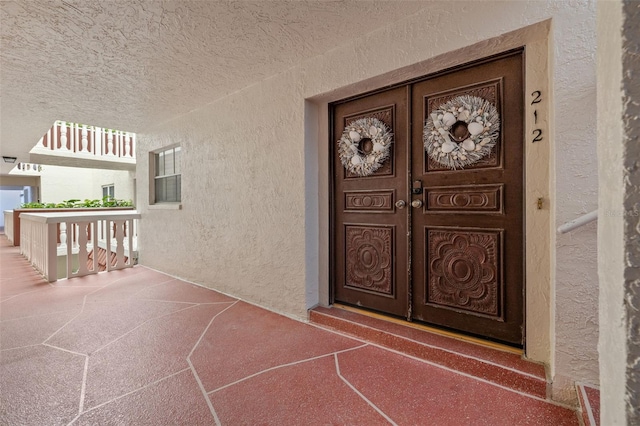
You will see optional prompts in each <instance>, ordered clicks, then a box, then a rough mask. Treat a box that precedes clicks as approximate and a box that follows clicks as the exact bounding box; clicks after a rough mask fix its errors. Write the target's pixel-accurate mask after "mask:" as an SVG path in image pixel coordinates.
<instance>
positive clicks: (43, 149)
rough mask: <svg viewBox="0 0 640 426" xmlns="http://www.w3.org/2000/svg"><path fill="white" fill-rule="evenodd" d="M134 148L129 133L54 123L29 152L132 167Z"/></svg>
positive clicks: (131, 135) (133, 137)
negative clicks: (115, 162) (123, 163)
mask: <svg viewBox="0 0 640 426" xmlns="http://www.w3.org/2000/svg"><path fill="white" fill-rule="evenodd" d="M135 144H136V134H135V133H132V132H123V131H121V130H113V129H105V128H102V127H97V126H88V125H85V124H77V123H67V122H64V121H56V122H55V123H54V124H53V126H52V127H51V128H50V129H49V131H48V132H47V133H45V135H44V136H43V137H42V138H40V140H39V141H38V143H37V145H36V146H35V147H34V148H33V149H32V150H31V151H30V152H31V153H32V154H45V155H57V156H65V157H74V158H79V159H81V158H83V159H94V160H101V161H112V162H113V161H117V162H125V163H131V164H135V162H136V149H135Z"/></svg>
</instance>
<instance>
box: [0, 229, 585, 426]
mask: <svg viewBox="0 0 640 426" xmlns="http://www.w3.org/2000/svg"><path fill="white" fill-rule="evenodd" d="M0 267H1V271H2V273H1V276H0V306H1V310H0V319H1V322H0V339H1V356H0V380H1V381H2V383H3V389H4V390H3V392H2V411H1V412H0V413H1V414H0V423H2V424H25V425H41V424H47V425H57V424H61V425H62V424H74V425H81V424H138V425H141V424H156V425H157V424H190V425H200V424H203V425H204V424H223V425H236V424H274V425H311V424H362V425H374V424H398V425H400V424H407V425H409V424H414V425H415V424H431V425H451V424H455V425H478V424H488V425H515V424H517V425H546V424H553V425H577V424H580V420H579V417H582V416H583V414H584V416H585V417H584V420H583V421H586V424H589V421H590V420H589V416H591V419H593V418H594V415H593V414H590V413H587V412H586V411H585V412H581V411H575V410H573V409H571V408H570V407H564V406H561V405H558V404H557V403H554V402H551V401H550V400H549V399H547V397H546V385H547V383H546V377H545V371H544V367H543V366H541V365H538V364H533V363H529V362H526V361H524V360H522V359H521V357H520V356H519V355H518V354H517V353H511V352H510V351H507V350H504V348H488V347H486V346H480V345H478V344H475V343H472V342H466V341H463V340H458V339H454V338H451V337H446V336H441V335H434V334H431V333H429V332H427V331H424V330H415V329H410V328H407V327H403V328H394V327H395V325H394V324H390V323H386V325H383V326H381V325H380V323H378V322H377V320H376V319H375V318H371V317H365V316H361V315H360V314H357V313H354V312H349V311H339V312H338V313H332V312H331V311H332V310H333V309H336V308H332V309H327V308H321V309H320V310H319V311H314V312H313V313H312V315H311V319H312V321H311V322H309V323H303V322H300V321H297V320H293V319H290V318H287V317H285V316H282V315H279V314H277V313H274V312H271V311H268V310H265V309H262V308H260V307H257V306H255V305H252V304H249V303H246V302H244V301H242V300H239V299H236V298H232V297H229V296H226V295H224V294H221V293H218V292H216V291H213V290H209V289H205V288H203V287H199V286H196V285H194V284H191V283H188V282H185V281H182V280H179V279H176V278H173V277H171V276H169V275H165V274H162V273H160V272H157V271H154V270H152V269H149V268H146V267H144V266H135V267H133V268H128V269H123V270H116V271H111V272H108V273H100V274H97V275H88V276H84V277H79V278H73V279H65V280H59V281H58V282H56V283H55V284H49V283H47V282H46V281H45V280H44V279H43V278H42V276H41V275H40V274H39V273H37V272H36V271H35V270H34V269H33V268H32V267H31V265H30V264H29V263H28V261H27V260H26V259H25V258H24V257H22V256H21V255H20V253H19V248H18V247H13V246H11V245H10V244H9V242H8V240H7V239H6V237H5V236H4V235H2V236H1V237H0ZM595 408H596V409H597V407H595ZM595 418H597V413H596V414H595Z"/></svg>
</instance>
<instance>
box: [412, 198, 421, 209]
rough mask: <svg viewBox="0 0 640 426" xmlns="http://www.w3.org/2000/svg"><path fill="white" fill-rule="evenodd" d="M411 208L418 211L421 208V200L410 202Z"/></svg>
mask: <svg viewBox="0 0 640 426" xmlns="http://www.w3.org/2000/svg"><path fill="white" fill-rule="evenodd" d="M411 207H413V208H414V209H419V208H420V207H422V200H413V201H412V202H411Z"/></svg>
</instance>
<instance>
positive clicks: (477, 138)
mask: <svg viewBox="0 0 640 426" xmlns="http://www.w3.org/2000/svg"><path fill="white" fill-rule="evenodd" d="M499 133H500V115H499V114H498V110H497V109H496V107H495V106H494V105H493V104H491V103H490V102H489V101H487V100H485V99H482V98H479V97H477V96H469V95H463V96H457V97H455V98H453V99H451V100H450V101H448V102H446V103H444V104H442V105H440V107H439V108H438V109H437V110H435V111H433V112H432V113H431V115H430V116H429V118H428V119H427V123H426V124H425V126H424V131H423V141H424V149H425V150H426V151H427V154H428V155H429V157H430V158H431V159H432V160H433V161H435V162H436V163H438V164H441V165H443V166H445V167H448V168H449V169H452V170H456V169H462V168H464V166H469V165H471V164H474V163H476V162H478V161H479V160H480V159H482V158H483V157H486V156H487V155H489V153H491V150H492V149H493V147H494V146H495V144H496V142H497V140H498V136H499Z"/></svg>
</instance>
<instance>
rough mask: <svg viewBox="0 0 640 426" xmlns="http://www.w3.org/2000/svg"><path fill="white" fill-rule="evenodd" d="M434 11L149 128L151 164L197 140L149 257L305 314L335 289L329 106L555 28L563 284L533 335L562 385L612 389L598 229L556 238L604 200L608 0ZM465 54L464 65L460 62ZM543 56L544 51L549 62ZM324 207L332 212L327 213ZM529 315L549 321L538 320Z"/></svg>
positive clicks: (439, 5) (145, 142)
mask: <svg viewBox="0 0 640 426" xmlns="http://www.w3.org/2000/svg"><path fill="white" fill-rule="evenodd" d="M425 5H426V6H425V9H424V10H422V11H421V12H419V13H415V14H414V15H413V16H411V17H410V18H407V19H404V20H402V21H399V22H396V23H390V24H389V25H388V26H387V27H385V28H383V29H381V30H378V31H374V32H372V33H370V34H368V35H367V36H365V37H362V38H358V39H354V40H345V43H344V45H341V46H338V47H336V48H335V49H333V50H331V51H329V52H326V53H325V54H322V55H319V56H317V57H315V58H313V59H311V60H308V61H305V62H304V63H302V64H300V65H299V66H296V67H293V68H291V69H290V70H289V71H287V72H285V73H282V74H279V75H276V76H274V77H272V78H269V79H267V80H264V81H262V82H258V83H256V84H255V85H253V86H250V87H248V88H246V89H244V90H241V91H239V92H236V93H234V94H232V95H230V96H228V97H226V98H224V99H221V100H217V101H215V102H213V103H211V104H209V105H207V106H204V107H203V108H201V109H199V110H196V111H193V112H190V113H188V114H185V115H183V116H180V117H176V118H175V119H173V120H171V121H169V122H166V123H164V124H163V125H159V126H157V127H156V128H152V129H149V130H148V131H146V132H143V133H142V134H139V135H138V136H139V144H138V153H137V154H138V158H141V159H144V158H146V157H147V152H148V151H149V150H153V149H158V148H161V147H163V146H167V145H171V144H176V143H179V144H180V145H181V146H182V147H183V175H182V179H183V180H182V188H183V200H182V210H155V209H154V210H151V209H148V208H147V206H146V205H142V206H140V208H141V210H142V213H143V220H142V221H141V231H140V244H141V258H140V260H141V262H142V263H143V264H146V265H148V266H151V267H154V268H158V269H161V270H163V271H166V272H169V273H171V274H174V275H179V276H181V277H184V278H186V279H189V280H192V281H195V282H198V283H202V284H205V285H207V286H211V287H215V288H218V289H220V290H222V291H225V292H229V293H232V294H234V295H236V296H240V297H243V298H246V299H248V300H251V301H252V302H255V303H259V304H261V305H264V306H266V307H269V308H271V309H274V310H276V311H280V312H285V313H288V314H291V315H294V316H298V317H304V315H305V309H306V308H307V307H308V306H310V305H313V303H314V302H317V301H318V300H320V298H319V295H318V293H317V292H316V291H315V288H316V287H317V288H318V289H319V291H320V295H322V294H325V295H326V291H327V290H326V286H327V283H326V279H325V278H324V277H326V267H327V264H328V259H327V255H326V248H327V243H326V235H325V234H326V233H327V229H326V224H327V221H326V214H327V206H326V194H327V193H328V186H327V181H328V177H327V168H326V161H327V160H326V155H325V153H326V143H327V142H326V141H327V139H326V137H325V138H322V137H318V138H317V145H314V142H313V141H314V138H313V132H314V131H316V130H315V129H314V125H315V124H314V123H313V119H317V118H318V117H319V119H320V122H319V124H317V126H318V130H317V131H318V134H320V135H322V134H323V132H324V133H325V134H326V130H323V129H326V127H327V126H326V111H325V110H324V108H325V105H326V102H328V101H331V100H337V99H340V98H342V97H345V96H349V95H353V94H356V93H361V92H364V91H366V90H370V89H374V88H377V87H380V86H383V85H385V84H392V83H397V82H401V81H403V80H406V79H407V78H411V77H416V76H419V75H424V74H428V73H429V72H435V71H438V70H439V69H443V68H445V67H446V66H452V65H456V64H459V63H463V62H467V61H470V60H473V59H477V58H480V57H482V56H484V55H486V54H488V53H491V52H493V53H495V52H499V51H501V50H504V49H506V48H509V47H510V44H509V43H503V42H504V41H505V40H503V39H501V38H500V36H501V35H503V34H506V33H509V32H511V31H516V30H521V31H522V34H524V35H521V36H522V37H523V38H524V39H526V33H527V30H526V28H525V27H526V26H528V25H531V24H533V23H537V22H542V21H546V20H549V19H551V23H552V24H551V34H552V35H551V40H550V41H551V45H550V46H551V47H550V50H549V51H548V54H549V56H548V58H545V59H549V62H550V67H549V74H548V77H549V80H550V81H549V85H550V87H549V88H550V89H551V91H550V92H549V93H546V94H545V96H547V98H546V99H547V102H548V104H547V107H548V111H547V113H548V114H549V116H548V123H547V124H548V125H550V126H551V127H550V131H549V134H548V137H549V139H547V142H546V143H548V144H549V145H547V146H548V147H551V148H552V151H551V153H550V155H548V162H547V163H546V164H545V163H544V162H541V163H540V164H539V167H541V168H543V169H544V168H545V167H546V169H544V170H543V172H542V173H541V174H542V175H544V176H550V181H551V184H550V186H549V188H546V190H545V188H539V189H538V190H539V191H540V192H541V193H545V192H546V193H547V194H548V198H549V199H548V204H547V207H546V209H547V214H549V213H550V215H551V217H550V218H549V217H548V216H546V219H541V221H540V222H539V223H541V224H542V225H541V226H542V227H543V229H542V232H543V233H545V234H546V237H545V238H546V239H547V240H548V241H550V242H551V245H549V246H547V250H548V255H549V256H550V257H551V258H550V259H547V260H545V259H542V260H541V262H542V263H543V264H544V263H545V262H547V263H551V264H555V265H559V266H558V267H557V269H556V270H551V271H548V270H545V271H544V272H545V273H549V274H550V275H551V276H554V277H555V281H554V282H553V285H552V286H551V287H549V284H548V283H547V284H546V285H547V288H541V289H540V291H539V292H538V293H537V294H534V295H533V296H534V297H538V298H539V299H541V300H542V302H540V301H539V303H540V304H544V305H545V306H546V308H544V309H542V311H543V312H546V314H545V315H544V317H543V318H541V320H540V324H539V325H538V324H535V322H534V323H532V324H528V328H529V327H535V326H539V327H540V328H541V329H543V330H542V332H540V333H539V334H538V335H537V336H535V337H534V338H532V340H533V341H531V342H530V343H531V345H532V346H536V345H538V346H539V347H540V348H539V350H538V351H537V355H536V356H535V359H539V360H542V361H545V362H553V359H554V358H555V362H553V372H554V373H555V374H556V375H558V376H559V377H572V378H575V379H579V380H584V381H588V382H597V381H598V373H597V368H598V366H597V354H596V342H597V315H596V312H597V297H598V296H597V280H596V233H595V226H594V225H591V226H587V227H584V228H582V229H580V230H577V231H574V233H572V234H570V235H566V236H563V237H561V238H558V241H557V243H556V242H555V236H554V234H553V233H554V232H555V231H554V228H555V225H556V224H561V223H563V222H564V221H567V220H571V219H574V218H575V217H577V216H579V215H580V214H583V213H586V212H588V211H590V210H593V209H595V208H596V205H597V191H596V190H597V173H596V171H595V170H596V153H595V120H594V119H591V120H589V117H594V116H595V10H594V9H595V3H594V2H593V1H586V0H585V1H571V2H562V1H547V2H542V1H532V2H456V3H455V5H456V7H452V6H451V5H452V3H451V2H429V3H425ZM488 22H490V23H491V25H487V23H488ZM483 40H487V41H486V42H483ZM507 41H508V40H507ZM472 45H473V46H474V49H466V50H465V48H467V47H468V46H472ZM544 46H546V44H544ZM459 49H462V50H460V52H463V53H464V55H463V56H460V55H457V56H455V57H452V56H450V55H449V56H448V55H447V54H448V52H453V51H458V50H459ZM542 52H543V53H540V49H539V48H538V55H542V56H544V50H542ZM541 80H545V79H544V78H541ZM527 81H528V82H529V80H527ZM543 83H545V81H543ZM543 89H544V90H547V87H545V88H543ZM534 90H537V88H534ZM527 95H528V94H527ZM305 99H311V102H307V103H305ZM527 99H528V97H526V98H525V102H526V101H527ZM542 146H544V145H542ZM316 155H317V156H318V158H314V156H316ZM147 168H148V162H147V161H145V160H141V161H139V164H138V171H137V176H138V184H139V185H138V195H139V197H138V198H139V199H140V200H146V199H148V184H149V182H148V179H147V178H146V176H148V173H147V171H148V169H147ZM315 169H317V170H315ZM528 172H529V170H528ZM531 173H534V174H535V173H536V172H535V171H534V170H533V171H531ZM318 194H320V195H318ZM527 200H530V195H529V194H528V195H527ZM315 205H317V206H318V208H319V210H320V215H317V214H316V213H315V212H313V210H314V206H315ZM530 207H531V206H528V207H527V208H530ZM545 220H546V221H547V222H545ZM545 223H548V227H546V228H545V227H544V224H545ZM159 230H161V231H160V232H159ZM532 231H534V232H535V231H537V230H535V229H534V230H532ZM538 232H539V231H538ZM527 238H537V236H535V237H534V236H529V235H528V237H527ZM541 257H543V258H545V255H542V256H541ZM317 259H319V260H317ZM528 265H529V264H528ZM529 266H531V265H529ZM532 267H533V266H532ZM318 277H323V278H318ZM553 292H555V293H553ZM314 293H315V294H314ZM527 296H529V293H527ZM545 298H546V300H544V299H545ZM527 303H528V305H527V306H528V308H529V301H528V302H527ZM549 307H551V309H550V308H549ZM549 312H553V313H551V314H549ZM528 315H532V316H533V318H535V312H530V313H528ZM533 331H534V332H535V331H536V330H533ZM534 334H535V333H534ZM529 338H531V335H529ZM528 345H529V342H528ZM567 399H569V398H567Z"/></svg>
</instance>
